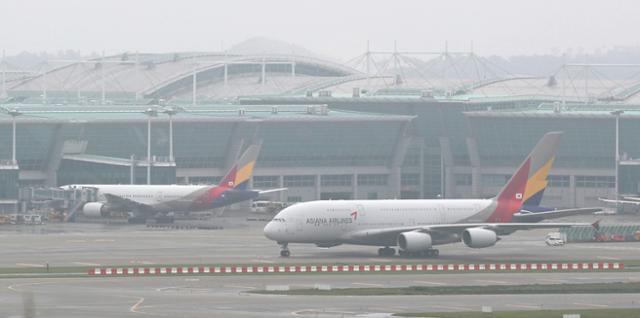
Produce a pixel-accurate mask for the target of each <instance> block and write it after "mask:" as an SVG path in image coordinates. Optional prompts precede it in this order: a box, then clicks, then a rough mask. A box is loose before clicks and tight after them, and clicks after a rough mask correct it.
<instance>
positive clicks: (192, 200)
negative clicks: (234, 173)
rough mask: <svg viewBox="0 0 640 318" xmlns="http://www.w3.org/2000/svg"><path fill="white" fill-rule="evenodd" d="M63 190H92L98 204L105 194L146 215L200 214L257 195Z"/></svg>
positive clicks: (154, 188) (187, 189) (193, 188)
mask: <svg viewBox="0 0 640 318" xmlns="http://www.w3.org/2000/svg"><path fill="white" fill-rule="evenodd" d="M65 187H66V188H74V187H75V188H94V189H96V191H97V201H98V202H107V201H109V200H108V199H107V197H106V195H105V194H108V195H112V196H117V197H120V198H122V199H125V200H130V201H133V202H136V203H139V204H141V205H144V206H147V207H149V208H148V211H147V212H153V213H168V212H194V211H203V210H209V209H214V208H218V207H222V206H226V205H229V204H233V203H236V202H241V201H245V200H249V199H252V198H255V197H257V196H258V194H257V192H256V191H250V190H235V189H231V188H227V187H222V186H210V185H113V184H83V185H69V186H65ZM126 212H130V211H126Z"/></svg>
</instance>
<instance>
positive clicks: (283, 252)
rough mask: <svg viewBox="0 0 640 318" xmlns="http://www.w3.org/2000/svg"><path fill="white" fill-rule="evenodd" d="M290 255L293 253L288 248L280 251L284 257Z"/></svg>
mask: <svg viewBox="0 0 640 318" xmlns="http://www.w3.org/2000/svg"><path fill="white" fill-rule="evenodd" d="M289 255H291V253H290V252H289V251H288V250H284V251H280V256H282V257H289Z"/></svg>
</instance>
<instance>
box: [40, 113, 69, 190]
mask: <svg viewBox="0 0 640 318" xmlns="http://www.w3.org/2000/svg"><path fill="white" fill-rule="evenodd" d="M62 129H63V127H62V125H56V127H55V129H54V131H53V136H52V139H53V143H52V144H51V146H50V148H49V155H48V158H49V161H48V162H47V166H46V169H47V170H46V174H47V178H46V180H45V184H46V185H47V186H48V187H56V186H58V168H60V162H61V161H62V154H63V152H64V151H63V150H64V142H65V141H64V140H63V137H62Z"/></svg>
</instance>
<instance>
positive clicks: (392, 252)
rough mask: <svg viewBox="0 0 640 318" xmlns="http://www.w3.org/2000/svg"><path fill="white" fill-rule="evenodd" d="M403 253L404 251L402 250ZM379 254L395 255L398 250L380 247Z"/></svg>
mask: <svg viewBox="0 0 640 318" xmlns="http://www.w3.org/2000/svg"><path fill="white" fill-rule="evenodd" d="M401 253H402V251H401ZM378 255H380V256H393V255H396V250H395V249H393V248H390V247H385V248H379V249H378Z"/></svg>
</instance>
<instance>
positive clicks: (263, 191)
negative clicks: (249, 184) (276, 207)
mask: <svg viewBox="0 0 640 318" xmlns="http://www.w3.org/2000/svg"><path fill="white" fill-rule="evenodd" d="M286 190H289V188H277V189H269V190H257V191H258V193H260V194H268V193H275V192H282V191H286Z"/></svg>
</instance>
